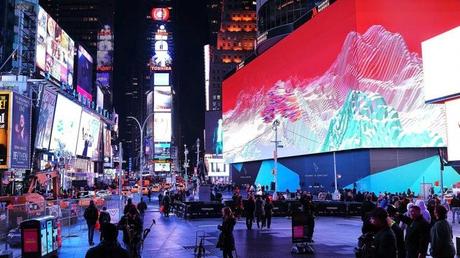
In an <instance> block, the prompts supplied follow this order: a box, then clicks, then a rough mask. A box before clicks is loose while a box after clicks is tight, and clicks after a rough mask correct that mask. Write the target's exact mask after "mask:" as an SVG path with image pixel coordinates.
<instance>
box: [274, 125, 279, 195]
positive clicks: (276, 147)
mask: <svg viewBox="0 0 460 258" xmlns="http://www.w3.org/2000/svg"><path fill="white" fill-rule="evenodd" d="M279 125H280V121H278V119H275V121H273V123H272V129H273V130H274V131H275V140H274V141H272V142H274V143H275V149H274V151H273V177H274V182H275V193H276V192H277V189H278V179H277V177H278V147H281V146H279V145H278V144H279V143H280V142H281V141H278V126H279Z"/></svg>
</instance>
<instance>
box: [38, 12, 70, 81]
mask: <svg viewBox="0 0 460 258" xmlns="http://www.w3.org/2000/svg"><path fill="white" fill-rule="evenodd" d="M74 51H75V43H74V41H73V40H72V39H71V38H70V37H69V35H68V34H67V33H66V32H65V31H64V30H62V29H61V27H59V25H58V24H57V23H56V22H55V21H54V19H53V18H51V16H49V15H48V13H47V12H46V11H45V10H43V8H41V7H39V8H38V19H37V47H36V57H35V63H36V65H37V68H38V69H39V70H40V71H41V74H42V75H44V76H47V74H48V75H49V76H50V77H49V78H50V79H52V80H54V81H56V82H57V83H59V84H61V83H63V84H65V85H69V86H73V69H74Z"/></svg>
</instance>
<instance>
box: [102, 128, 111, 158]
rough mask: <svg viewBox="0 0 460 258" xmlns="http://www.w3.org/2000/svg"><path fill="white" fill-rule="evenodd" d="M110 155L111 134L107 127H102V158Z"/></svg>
mask: <svg viewBox="0 0 460 258" xmlns="http://www.w3.org/2000/svg"><path fill="white" fill-rule="evenodd" d="M111 157H112V134H111V131H110V130H109V129H107V128H104V158H109V159H110V158H111Z"/></svg>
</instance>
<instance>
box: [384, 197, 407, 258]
mask: <svg viewBox="0 0 460 258" xmlns="http://www.w3.org/2000/svg"><path fill="white" fill-rule="evenodd" d="M387 212H388V216H389V217H388V219H387V221H388V225H389V226H390V228H391V230H393V233H394V234H395V237H396V246H397V247H398V258H406V244H405V243H404V231H403V230H402V229H401V228H400V227H399V218H398V215H397V212H398V209H397V208H396V207H395V206H394V205H392V204H391V205H388V207H387Z"/></svg>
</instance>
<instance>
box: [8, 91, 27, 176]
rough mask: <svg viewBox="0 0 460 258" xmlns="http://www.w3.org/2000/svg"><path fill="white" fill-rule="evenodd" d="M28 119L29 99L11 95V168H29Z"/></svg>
mask: <svg viewBox="0 0 460 258" xmlns="http://www.w3.org/2000/svg"><path fill="white" fill-rule="evenodd" d="M30 118H31V102H30V99H29V98H27V97H24V96H22V95H19V94H13V116H12V127H11V166H10V167H11V168H26V169H27V168H30V131H31V124H30Z"/></svg>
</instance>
